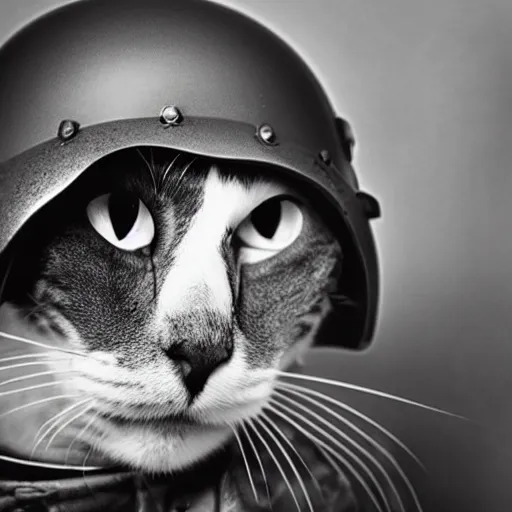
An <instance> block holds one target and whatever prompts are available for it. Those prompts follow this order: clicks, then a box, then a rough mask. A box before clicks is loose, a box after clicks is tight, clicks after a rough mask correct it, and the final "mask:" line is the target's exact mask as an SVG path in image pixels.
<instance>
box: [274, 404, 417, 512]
mask: <svg viewBox="0 0 512 512" xmlns="http://www.w3.org/2000/svg"><path fill="white" fill-rule="evenodd" d="M278 396H279V398H280V399H281V400H285V401H286V402H288V403H292V404H293V405H294V406H296V407H298V408H299V409H300V410H301V411H304V412H305V413H307V414H309V415H311V416H312V417H313V418H315V420H316V421H318V422H320V423H322V424H323V425H325V426H327V427H328V428H330V429H331V430H332V431H333V432H335V433H336V434H337V435H338V436H339V437H340V438H341V439H343V440H345V441H346V442H348V443H349V444H351V445H352V446H354V447H355V448H356V449H358V450H359V451H360V452H361V453H362V454H363V455H365V456H366V458H367V459H368V460H370V461H371V462H372V463H373V464H374V465H375V467H376V468H377V469H378V470H379V471H380V472H381V473H382V475H383V476H384V478H385V480H386V482H387V483H388V484H389V486H390V488H391V489H392V491H393V493H394V494H395V496H396V497H397V500H398V503H399V505H400V508H401V510H402V511H404V512H405V507H404V505H403V502H402V499H401V497H400V493H399V492H398V490H397V489H396V486H395V484H394V483H393V480H392V479H391V477H390V476H389V475H388V473H387V472H386V470H385V469H384V467H383V466H382V464H381V463H380V462H379V461H378V460H377V459H376V458H375V457H374V456H373V455H372V454H371V453H370V452H369V451H368V450H366V449H364V448H363V447H362V446H361V445H360V444H359V443H357V442H356V441H354V440H353V439H352V438H351V437H350V436H348V435H347V434H345V433H344V432H342V431H341V430H340V429H338V428H336V427H335V426H334V425H332V424H331V423H330V422H329V421H327V420H326V419H325V418H323V417H322V416H320V415H319V414H317V413H315V412H314V411H311V410H309V409H308V408H307V407H305V406H304V405H302V404H300V403H298V402H296V401H295V400H292V399H291V398H289V397H287V396H285V395H283V394H279V395H278ZM275 402H277V400H276V401H275ZM277 403H279V402H277ZM279 405H281V406H283V404H279ZM326 409H327V408H326ZM285 410H288V411H289V412H290V414H291V411H292V409H290V408H288V407H286V409H285ZM327 410H329V409H327ZM295 416H296V417H297V418H298V417H300V415H299V414H298V413H297V412H296V411H295ZM301 419H302V420H303V421H305V422H306V420H305V419H304V418H301ZM316 428H318V429H319V427H316ZM323 435H326V432H325V431H323ZM377 444H378V443H377ZM379 446H380V445H379ZM381 448H382V447H381ZM384 451H386V450H384ZM386 453H387V454H388V455H389V457H390V458H391V459H392V460H393V461H394V459H393V458H392V457H391V455H390V454H389V453H388V452H387V451H386ZM395 464H396V462H395ZM400 472H401V471H400ZM407 482H408V480H407ZM412 492H413V493H414V490H413V491H412ZM414 496H416V495H415V493H414Z"/></svg>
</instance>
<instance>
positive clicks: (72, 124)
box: [58, 119, 80, 142]
mask: <svg viewBox="0 0 512 512" xmlns="http://www.w3.org/2000/svg"><path fill="white" fill-rule="evenodd" d="M79 130H80V125H79V124H78V123H77V122H76V121H71V120H69V119H66V120H65V121H62V122H61V123H60V125H59V131H58V137H59V139H60V140H61V141H62V142H68V141H69V140H71V139H72V138H73V137H74V136H75V135H76V134H77V133H78V131H79Z"/></svg>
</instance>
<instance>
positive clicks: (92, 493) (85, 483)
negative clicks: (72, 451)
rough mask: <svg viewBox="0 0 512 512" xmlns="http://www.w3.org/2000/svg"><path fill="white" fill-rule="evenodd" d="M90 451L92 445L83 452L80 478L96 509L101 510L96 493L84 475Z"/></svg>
mask: <svg viewBox="0 0 512 512" xmlns="http://www.w3.org/2000/svg"><path fill="white" fill-rule="evenodd" d="M91 453H92V446H91V447H90V448H89V450H88V452H87V453H86V454H85V457H84V460H83V462H82V479H83V481H84V485H85V487H87V490H88V491H89V493H90V495H91V496H92V499H93V500H94V501H95V503H96V510H101V505H100V503H99V502H98V499H97V498H96V494H95V493H94V492H93V490H92V489H91V486H90V485H89V484H88V482H87V478H86V476H85V473H86V467H87V466H86V464H87V461H88V460H89V457H90V456H91ZM97 469H102V468H97Z"/></svg>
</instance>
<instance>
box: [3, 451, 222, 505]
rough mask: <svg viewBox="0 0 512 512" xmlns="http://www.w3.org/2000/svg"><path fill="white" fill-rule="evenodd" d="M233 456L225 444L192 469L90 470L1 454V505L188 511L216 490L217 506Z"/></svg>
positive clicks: (215, 502) (214, 503)
mask: <svg viewBox="0 0 512 512" xmlns="http://www.w3.org/2000/svg"><path fill="white" fill-rule="evenodd" d="M231 460H232V450H231V448H225V449H224V450H222V451H221V452H219V453H217V454H216V455H215V456H213V457H211V458H209V459H208V460H206V461H205V462H202V463H201V464H198V465H196V466H194V467H192V468H190V469H188V470H187V471H182V472H179V473H174V474H172V475H159V476H149V475H144V474H141V473H137V472H133V471H130V470H127V469H124V468H114V469H109V470H105V471H95V472H93V473H91V472H81V471H73V470H61V469H47V468H40V467H34V466H27V465H23V464H20V463H15V462H8V461H4V460H1V461H0V511H1V512H3V511H6V512H11V511H30V512H47V511H50V510H51V511H52V512H53V511H54V510H58V511H63V512H64V511H66V512H68V511H70V512H71V511H73V512H106V511H112V512H116V511H119V512H121V511H122V512H132V511H133V512H153V511H154V512H186V511H187V510H192V508H193V506H194V503H195V502H196V501H197V500H199V499H200V498H201V497H202V496H203V495H204V494H205V493H213V498H212V503H213V508H212V512H215V510H216V509H217V510H220V500H221V486H222V481H223V479H224V476H225V474H226V472H227V470H228V468H229V465H230V463H231ZM208 512H209V511H208Z"/></svg>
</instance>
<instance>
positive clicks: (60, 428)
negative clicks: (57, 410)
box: [45, 400, 96, 451]
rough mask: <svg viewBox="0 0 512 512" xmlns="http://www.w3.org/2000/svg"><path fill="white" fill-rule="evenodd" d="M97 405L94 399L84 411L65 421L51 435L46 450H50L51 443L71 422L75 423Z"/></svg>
mask: <svg viewBox="0 0 512 512" xmlns="http://www.w3.org/2000/svg"><path fill="white" fill-rule="evenodd" d="M95 405H96V402H95V401H94V400H92V401H91V403H89V404H88V405H87V406H86V407H85V409H84V410H83V411H80V412H79V413H78V414H75V415H74V416H73V417H72V418H70V419H69V420H67V421H66V422H64V423H63V424H62V425H61V426H60V427H59V428H58V429H57V430H56V431H55V432H54V433H53V435H52V436H51V437H50V439H49V440H48V442H47V443H46V448H45V451H48V449H49V448H50V446H51V444H52V443H53V441H54V439H55V438H56V437H57V436H58V435H59V434H60V433H61V432H62V431H63V430H64V429H65V428H66V427H68V426H69V425H71V423H73V422H74V421H76V420H77V419H78V418H80V417H81V416H84V415H85V414H86V413H87V412H88V411H90V410H91V409H92V408H93V407H94V406H95Z"/></svg>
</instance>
